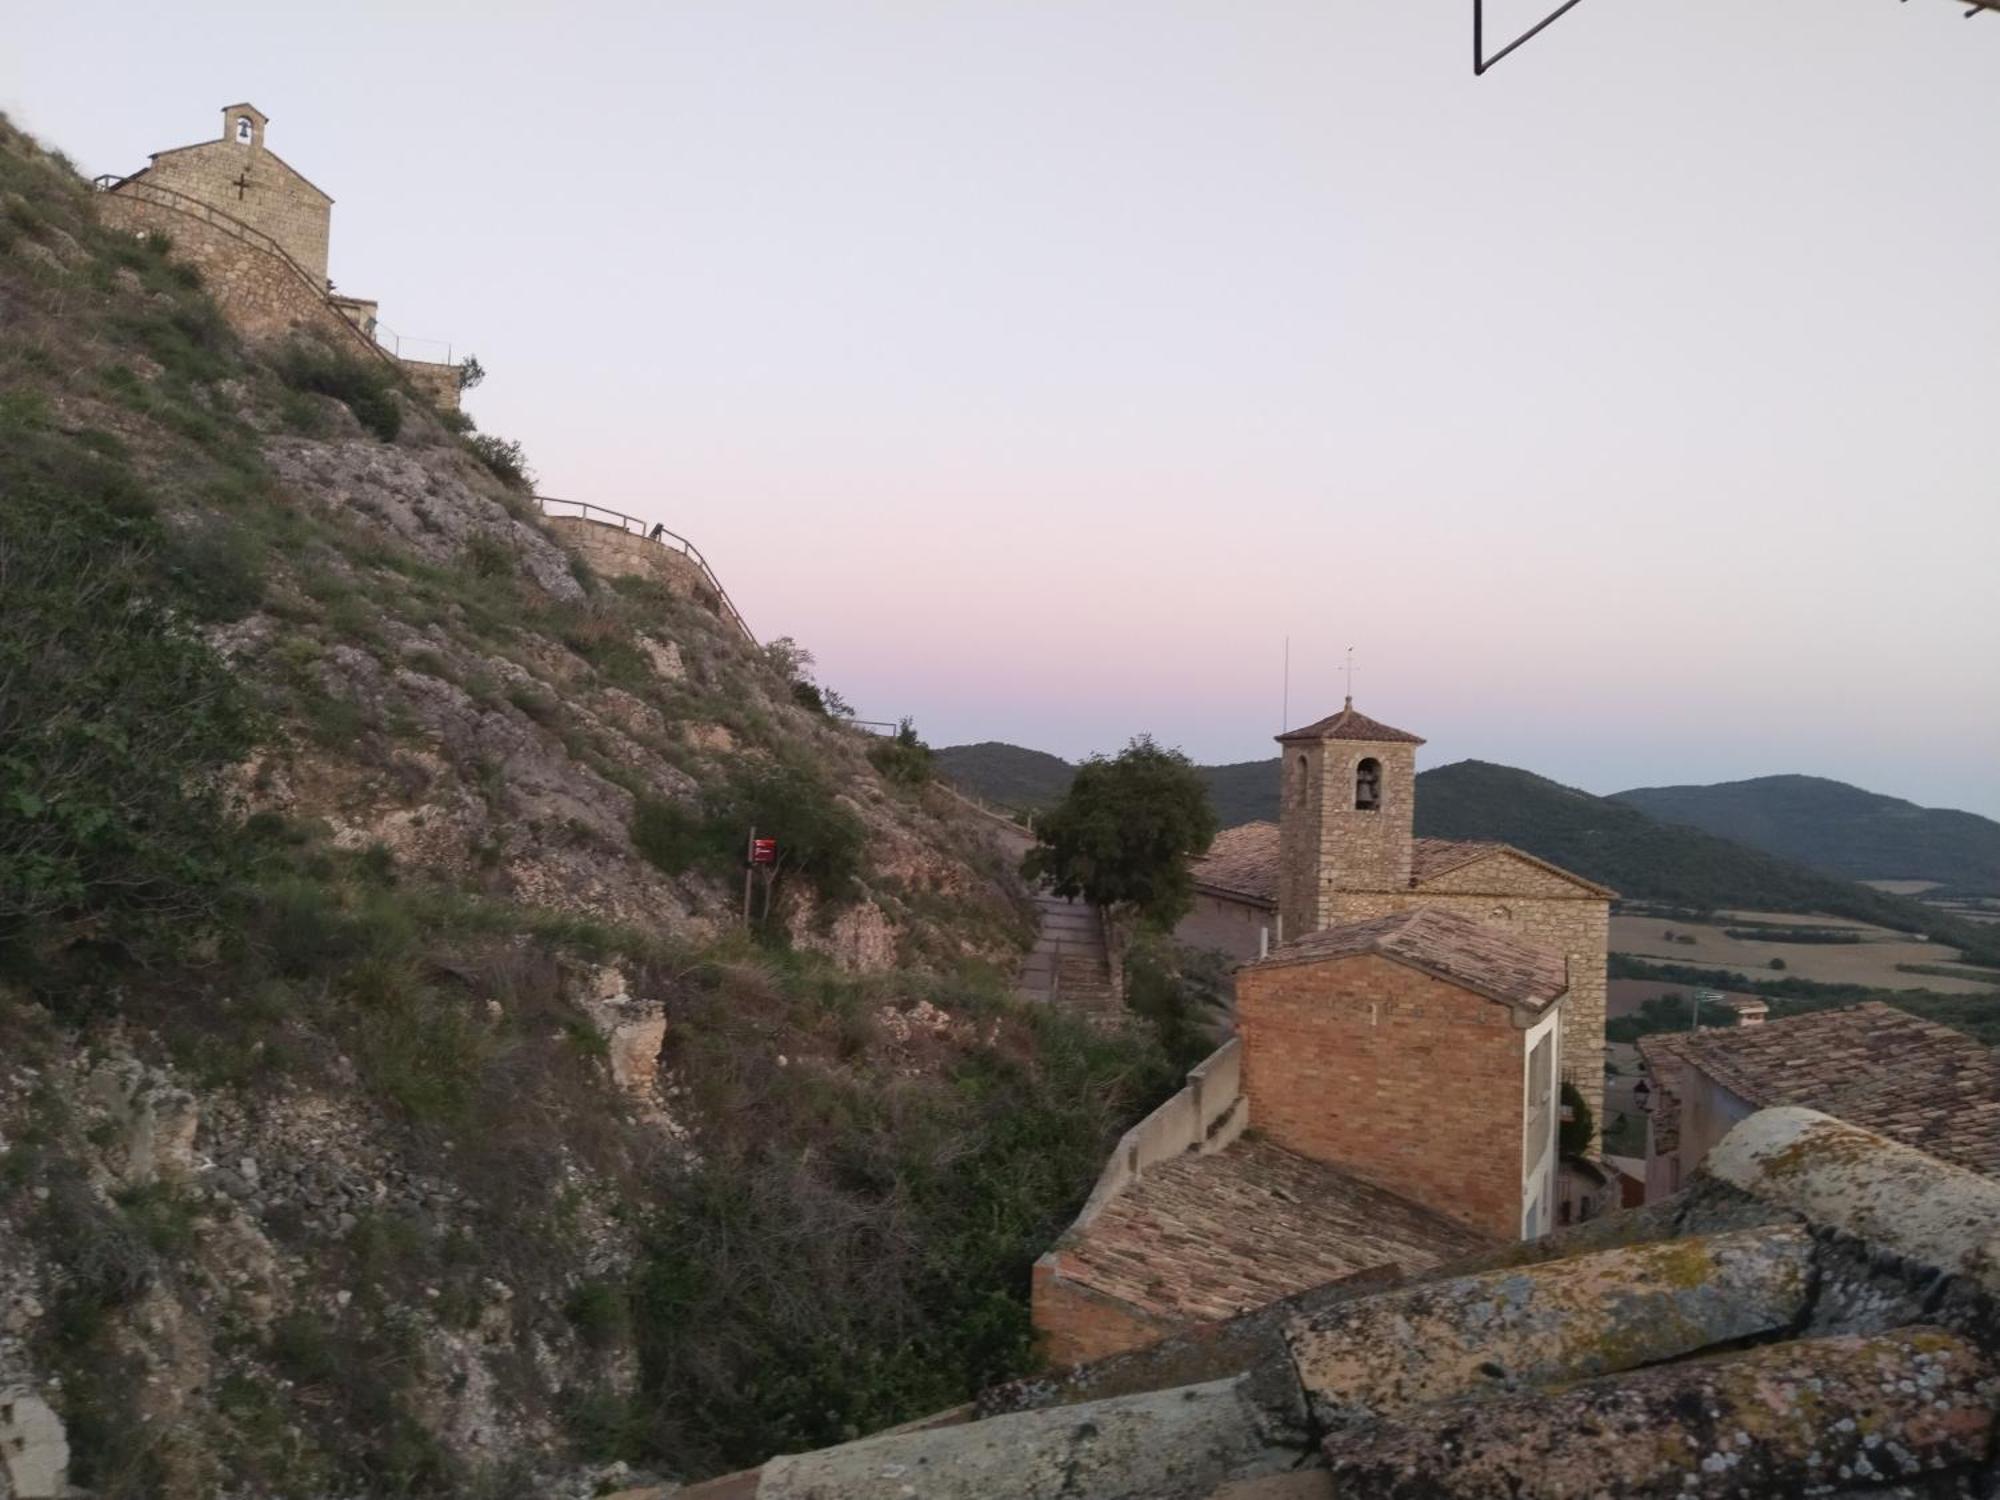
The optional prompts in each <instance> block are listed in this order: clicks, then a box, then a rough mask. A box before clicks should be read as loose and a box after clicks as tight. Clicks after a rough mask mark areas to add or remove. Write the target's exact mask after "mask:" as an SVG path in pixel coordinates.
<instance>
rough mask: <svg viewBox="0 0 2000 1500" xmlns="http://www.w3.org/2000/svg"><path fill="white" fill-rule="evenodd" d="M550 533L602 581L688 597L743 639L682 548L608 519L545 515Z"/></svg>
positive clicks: (730, 612)
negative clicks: (647, 583) (631, 582)
mask: <svg viewBox="0 0 2000 1500" xmlns="http://www.w3.org/2000/svg"><path fill="white" fill-rule="evenodd" d="M543 519H544V521H545V523H546V524H547V526H548V528H549V530H550V531H551V532H553V533H554V534H555V536H556V537H557V539H558V540H560V541H561V542H562V543H563V545H564V546H566V547H568V548H569V549H570V550H571V551H572V552H574V553H576V554H577V555H578V556H579V557H581V558H582V559H583V560H584V561H585V562H586V563H588V564H589V565H590V568H591V571H592V572H594V573H597V574H599V575H600V576H602V577H605V578H647V579H651V580H652V581H653V582H654V583H657V584H660V585H661V586H662V587H664V588H665V589H666V590H667V592H668V593H669V594H671V595H673V596H674V597H675V598H676V599H692V600H693V601H694V602H695V603H697V604H699V605H700V606H701V607H702V608H703V609H706V610H708V611H709V612H710V613H712V614H714V615H716V616H718V617H719V618H721V619H723V620H726V621H728V622H730V623H731V624H733V625H734V626H735V627H736V628H737V629H738V630H741V631H742V632H743V634H744V635H745V636H746V637H747V636H749V635H750V628H749V627H748V626H747V625H745V624H744V623H743V621H742V618H741V617H740V616H738V615H737V614H736V612H735V610H734V608H733V607H732V606H731V605H730V603H729V601H728V600H727V599H726V598H725V597H724V596H723V594H722V589H721V585H720V584H718V583H717V582H716V579H715V575H714V574H712V573H711V572H710V571H709V570H708V568H707V566H706V565H705V564H704V563H703V562H702V561H701V560H700V559H699V558H697V557H696V556H694V554H693V553H692V552H691V551H689V550H684V549H683V546H682V545H681V544H675V543H668V542H665V541H654V540H652V539H651V538H649V537H648V536H647V535H646V534H645V533H644V532H643V531H632V530H629V529H628V528H627V527H625V526H623V525H620V524H618V523H616V522H612V521H594V520H590V519H588V518H587V517H584V516H565V515H553V514H545V515H544V517H543Z"/></svg>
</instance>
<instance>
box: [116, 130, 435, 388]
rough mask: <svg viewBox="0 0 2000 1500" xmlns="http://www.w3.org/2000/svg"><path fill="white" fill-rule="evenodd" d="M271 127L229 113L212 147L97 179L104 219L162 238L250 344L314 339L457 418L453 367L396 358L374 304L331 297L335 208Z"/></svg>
mask: <svg viewBox="0 0 2000 1500" xmlns="http://www.w3.org/2000/svg"><path fill="white" fill-rule="evenodd" d="M269 124H270V120H269V117H268V116H266V115H265V114H264V112H263V111H262V110H260V109H258V108H257V107H256V106H255V105H254V104H231V105H229V106H227V107H226V108H225V109H224V110H223V111H222V134H221V135H220V136H218V137H217V138H216V139H214V140H211V141H197V142H195V143H194V144H192V145H188V146H175V147H171V148H169V149H168V150H165V151H156V152H154V153H153V154H152V156H151V157H150V158H149V164H148V165H147V166H144V167H141V168H140V169H139V170H138V171H136V172H134V173H132V174H131V175H130V176H128V177H101V178H99V179H98V181H97V186H98V188H99V189H100V190H101V191H102V193H103V197H102V199H101V200H100V213H101V216H102V217H103V219H104V221H105V222H106V223H107V224H110V225H112V226H113V227H115V228H121V229H128V230H131V231H132V232H133V233H135V234H161V235H165V236H166V237H167V238H168V239H169V240H171V241H172V242H173V246H174V253H175V255H176V256H177V257H178V258H179V259H181V260H184V261H187V262H188V263H190V264H192V265H193V266H195V267H196V268H197V269H199V270H200V272H201V273H202V280H203V283H204V285H205V286H206V287H207V288H208V290H209V292H210V294H211V295H212V296H214V298H215V300H216V302H217V304H218V305H219V306H220V307H221V308H222V311H223V313H224V314H225V315H226V316H227V317H228V318H229V320H230V322H231V323H232V324H234V325H235V326H236V327H237V328H238V329H239V330H240V331H241V332H242V333H244V334H245V335H246V336H248V337H251V338H273V337H282V336H284V335H286V334H288V333H292V332H300V331H304V332H311V333H315V334H318V335H319V336H320V337H321V338H323V339H325V340H326V341H327V342H329V343H331V344H333V345H334V346H335V347H336V348H340V349H343V350H345V351H346V352H347V353H348V354H350V355H353V356H355V357H357V358H362V359H367V360H379V361H382V362H384V363H385V364H386V365H388V366H389V367H391V368H393V369H395V370H397V371H398V372H399V373H400V374H401V375H402V376H403V377H404V378H405V379H407V380H408V381H409V382H410V383H411V384H412V385H413V386H415V387H416V388H417V389H418V390H419V391H420V392H422V393H423V395H424V396H426V397H427V398H428V399H429V400H430V401H431V402H432V403H433V404H434V405H436V406H439V407H442V408H446V409H450V410H456V409H457V407H458V398H459V384H458V370H457V367H456V366H454V365H452V364H451V363H449V362H440V361H435V360H417V359H402V358H399V357H398V356H397V355H395V354H393V353H391V352H390V351H388V350H386V349H384V348H383V347H382V346H381V345H380V344H378V343H377V342H376V311H377V304H376V303H375V302H373V301H371V300H370V299H368V298H365V297H347V296H336V295H335V294H334V289H333V283H332V282H331V281H330V280H329V279H328V276H327V257H328V250H329V245H330V243H331V238H332V231H333V199H332V197H330V196H329V195H328V194H327V193H326V191H325V190H324V189H322V188H321V187H319V186H318V185H317V184H316V183H314V182H312V181H311V180H310V179H309V178H307V177H306V176H305V174H304V173H302V172H300V171H299V170H298V169H297V168H295V167H293V166H292V165H291V164H290V163H289V162H287V161H285V160H284V159H283V158H282V157H280V156H279V155H278V154H277V153H276V152H274V151H272V150H271V149H270V148H269V147H268V146H267V145H266V144H265V131H266V129H267V127H268V126H269Z"/></svg>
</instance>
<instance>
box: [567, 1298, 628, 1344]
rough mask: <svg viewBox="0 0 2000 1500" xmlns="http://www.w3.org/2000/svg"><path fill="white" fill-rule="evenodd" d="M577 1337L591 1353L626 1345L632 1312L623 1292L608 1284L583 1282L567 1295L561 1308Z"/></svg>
mask: <svg viewBox="0 0 2000 1500" xmlns="http://www.w3.org/2000/svg"><path fill="white" fill-rule="evenodd" d="M563 1315H564V1316H565V1317H567V1318H568V1319H569V1321H570V1323H571V1325H572V1326H573V1327H575V1329H576V1331H577V1333H578V1335H579V1336H580V1337H581V1338H582V1339H583V1341H584V1342H585V1343H586V1344H588V1345H590V1347H591V1348H593V1349H609V1348H613V1347H614V1346H616V1345H618V1344H621V1343H623V1342H624V1341H625V1339H626V1337H627V1335H628V1334H629V1333H630V1331H631V1324H632V1318H631V1312H630V1309H629V1307H628V1305H627V1302H626V1294H625V1289H624V1288H623V1287H621V1286H618V1285H617V1284H615V1283H613V1282H609V1281H586V1282H584V1283H583V1285H582V1286H580V1287H578V1288H577V1289H576V1290H575V1291H573V1292H571V1293H570V1294H569V1299H568V1301H566V1302H565V1303H564V1304H563Z"/></svg>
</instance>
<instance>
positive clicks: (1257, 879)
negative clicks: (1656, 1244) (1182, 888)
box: [1194, 823, 1278, 906]
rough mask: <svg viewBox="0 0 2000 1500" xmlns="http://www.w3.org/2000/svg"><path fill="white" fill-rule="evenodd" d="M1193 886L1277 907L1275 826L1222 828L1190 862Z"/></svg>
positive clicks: (1260, 825) (1259, 824)
mask: <svg viewBox="0 0 2000 1500" xmlns="http://www.w3.org/2000/svg"><path fill="white" fill-rule="evenodd" d="M1194 878H1195V883H1196V884H1197V885H1205V886H1208V887H1210V888H1212V889H1214V890H1220V891H1227V892H1228V893H1230V894H1231V895H1235V896H1247V897H1249V898H1250V899H1252V900H1254V901H1261V902H1264V903H1266V904H1268V905H1271V906H1276V905H1277V904H1278V825H1277V824H1276V823H1243V824H1240V825H1238V826H1237V827H1235V828H1225V829H1223V830H1222V832H1220V833H1218V834H1217V835H1216V836H1215V842H1214V843H1212V844H1210V845H1209V846H1208V853H1207V854H1205V855H1203V856H1202V857H1201V858H1200V859H1198V860H1196V861H1195V862H1194Z"/></svg>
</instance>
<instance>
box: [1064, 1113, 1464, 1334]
mask: <svg viewBox="0 0 2000 1500" xmlns="http://www.w3.org/2000/svg"><path fill="white" fill-rule="evenodd" d="M1485 1244H1486V1241H1485V1240H1484V1239H1483V1238H1482V1237H1481V1236H1479V1235H1478V1234H1476V1233H1474V1232H1473V1231H1471V1230H1469V1229H1466V1228H1464V1227H1463V1226H1461V1225H1459V1224H1455V1223H1453V1222H1452V1221H1451V1220H1449V1219H1447V1218H1445V1217H1443V1216H1442V1215H1441V1214H1437V1213H1433V1212H1432V1211H1431V1210H1430V1209H1427V1208H1425V1207H1423V1206H1422V1205H1421V1204H1417V1203H1413V1202H1411V1201H1410V1200H1409V1199H1407V1198H1402V1197H1399V1196H1397V1195H1396V1194H1394V1193H1390V1192H1385V1191H1383V1190H1382V1189H1381V1188H1377V1187H1371V1186H1370V1185H1368V1184H1367V1183H1365V1182H1362V1181H1360V1180H1359V1179H1358V1178H1355V1177H1352V1176H1349V1175H1348V1174H1347V1173H1345V1172H1342V1171H1339V1170H1338V1169H1336V1168H1334V1167H1329V1166H1325V1165H1323V1164H1322V1163H1319V1162H1316V1161H1311V1160H1309V1159H1307V1158H1306V1157H1303V1156H1298V1155H1295V1154H1293V1153H1292V1152H1290V1151H1286V1150H1283V1149H1281V1148H1280V1147H1277V1146H1274V1145H1271V1144H1270V1143H1269V1142H1266V1141H1259V1140H1256V1139H1254V1138H1245V1139H1243V1140H1239V1141H1237V1142H1236V1143H1235V1144H1234V1145H1232V1146H1230V1147H1229V1148H1228V1149H1226V1150H1224V1151H1221V1152H1218V1153H1216V1154H1215V1155H1212V1156H1196V1155H1187V1156H1183V1157H1180V1158H1178V1159H1176V1160H1174V1161H1170V1162H1166V1163H1163V1164H1162V1165H1160V1166H1157V1167H1153V1168H1151V1169H1149V1170H1148V1171H1147V1172H1146V1174H1145V1175H1144V1176H1142V1177H1139V1178H1137V1179H1136V1180H1134V1181H1133V1182H1132V1183H1131V1184H1130V1185H1129V1186H1127V1187H1126V1188H1125V1190H1124V1191H1123V1192H1122V1193H1120V1194H1119V1195H1118V1196H1117V1197H1116V1198H1114V1199H1112V1201H1111V1202H1110V1203H1109V1204H1107V1205H1106V1206H1105V1208H1104V1211H1103V1212H1102V1213H1100V1214H1099V1215H1098V1216H1097V1217H1096V1218H1095V1219H1094V1220H1092V1221H1091V1222H1090V1223H1089V1224H1088V1225H1087V1226H1085V1227H1084V1228H1083V1229H1082V1230H1081V1231H1080V1232H1078V1233H1077V1234H1076V1235H1075V1237H1074V1238H1072V1239H1071V1240H1070V1241H1068V1242H1067V1243H1065V1244H1063V1245H1061V1246H1059V1247H1058V1248H1057V1269H1058V1271H1059V1273H1060V1274H1061V1275H1062V1276H1063V1277H1064V1278H1066V1279H1067V1280H1070V1281H1073V1282H1076V1283H1078V1284H1079V1285H1082V1286H1085V1287H1088V1288H1090V1289H1091V1290H1093V1291H1098V1292H1102V1293H1104V1294H1105V1295H1107V1296H1111V1297H1115V1298H1117V1299H1118V1300H1119V1301H1121V1302H1124V1303H1126V1304H1128V1305H1131V1306H1135V1307H1138V1308H1140V1309H1141V1310H1143V1311H1145V1312H1147V1313H1150V1314H1152V1315H1153V1316H1156V1317H1160V1318H1163V1319H1167V1320H1170V1321H1176V1322H1179V1321H1194V1322H1212V1321H1214V1320H1216V1319H1218V1318H1227V1317H1233V1316H1235V1315H1236V1314H1238V1313H1242V1312H1247V1311H1249V1310H1250V1309H1251V1308H1254V1307H1263V1306H1265V1305H1266V1304H1268V1303H1271V1302H1275V1301H1277V1300H1279V1299H1280V1298H1283V1297H1289V1296H1291V1295H1293V1294H1294V1293H1295V1292H1300V1291H1303V1290H1305V1289H1306V1288H1307V1287H1312V1286H1320V1285H1323V1284H1324V1283H1326V1282H1330V1281H1338V1280H1341V1279H1342V1278H1344V1277H1348V1276H1353V1275H1355V1274H1356V1273H1358V1272H1362V1271H1367V1270H1371V1269H1373V1268H1376V1267H1380V1266H1401V1267H1403V1268H1405V1269H1406V1270H1427V1269H1429V1268H1430V1267H1432V1266H1435V1265H1437V1264H1439V1263H1440V1262H1442V1261H1445V1260H1449V1259H1452V1258H1454V1257H1457V1256H1460V1255H1465V1254H1468V1253H1469V1252H1471V1251H1473V1250H1476V1249H1479V1248H1481V1247H1482V1246H1483V1245H1485Z"/></svg>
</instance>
